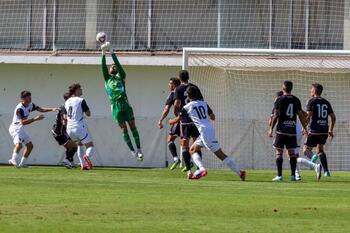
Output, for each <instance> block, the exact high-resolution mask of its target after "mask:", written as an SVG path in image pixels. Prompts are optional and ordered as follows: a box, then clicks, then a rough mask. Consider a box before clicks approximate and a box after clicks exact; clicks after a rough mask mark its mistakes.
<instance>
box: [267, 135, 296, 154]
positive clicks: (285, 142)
mask: <svg viewBox="0 0 350 233" xmlns="http://www.w3.org/2000/svg"><path fill="white" fill-rule="evenodd" d="M273 147H275V148H276V149H284V148H286V149H287V150H289V149H295V148H297V147H298V143H297V136H295V135H294V136H291V135H285V134H276V137H275V140H274V141H273Z"/></svg>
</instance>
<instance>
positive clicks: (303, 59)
mask: <svg viewBox="0 0 350 233" xmlns="http://www.w3.org/2000/svg"><path fill="white" fill-rule="evenodd" d="M347 53H348V52H347V51H341V52H338V53H337V52H334V51H333V52H331V51H328V52H327V51H314V52H313V53H311V52H308V51H300V50H299V51H297V50H294V51H291V50H275V51H274V50H249V49H248V50H243V49H241V50H239V49H238V50H237V49H236V50H235V49H232V50H230V49H228V50H224V49H221V50H216V49H208V50H206V49H197V50H196V49H192V50H191V49H190V48H188V49H186V48H185V49H184V59H183V60H184V68H187V69H188V70H189V72H190V77H191V82H193V83H195V84H197V85H198V86H199V87H200V88H201V90H202V92H203V94H204V97H205V99H206V100H207V102H208V103H209V105H210V106H211V107H212V109H213V110H214V112H215V113H216V117H217V120H216V121H215V123H214V125H215V128H216V132H217V137H218V140H219V142H220V143H221V145H222V148H223V149H224V151H225V152H226V153H228V154H229V155H233V156H234V157H235V158H236V160H237V162H238V163H239V164H241V165H242V166H243V167H244V168H247V169H274V168H275V156H274V150H273V148H272V139H270V138H268V137H267V129H268V125H267V121H268V118H269V116H270V114H271V110H272V107H273V102H274V99H275V93H276V92H277V91H279V90H281V87H282V83H283V81H284V80H291V81H293V83H294V89H293V94H294V95H296V96H297V97H299V98H300V100H301V102H302V105H303V109H305V105H306V102H307V100H308V99H309V98H310V89H311V84H312V83H314V82H319V83H321V84H322V85H323V86H324V92H323V97H324V98H326V99H328V100H329V101H330V103H331V104H332V105H333V108H334V111H335V114H336V116H337V123H336V127H335V137H334V139H333V141H332V142H330V141H328V143H327V145H326V152H327V155H328V158H329V163H330V169H332V170H350V158H349V151H350V144H349V141H350V131H349V123H350V122H349V120H350V109H349V106H350V92H349V90H350V56H347V55H349V54H347ZM205 160H206V163H207V164H208V165H209V166H211V167H222V166H223V165H222V163H221V162H220V161H219V160H218V159H216V158H215V157H214V156H212V155H209V154H208V155H207V156H205ZM288 164H289V163H288V162H285V165H286V166H287V165H288ZM288 166H289V165H288Z"/></svg>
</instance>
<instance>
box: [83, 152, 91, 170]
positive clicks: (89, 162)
mask: <svg viewBox="0 0 350 233" xmlns="http://www.w3.org/2000/svg"><path fill="white" fill-rule="evenodd" d="M83 158H84V161H85V163H86V165H87V166H88V168H89V169H92V163H91V161H90V158H89V156H87V155H84V156H83Z"/></svg>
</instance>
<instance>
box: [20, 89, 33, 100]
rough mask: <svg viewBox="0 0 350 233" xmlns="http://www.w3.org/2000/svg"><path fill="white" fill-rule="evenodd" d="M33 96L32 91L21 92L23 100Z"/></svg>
mask: <svg viewBox="0 0 350 233" xmlns="http://www.w3.org/2000/svg"><path fill="white" fill-rule="evenodd" d="M31 95H32V93H30V91H27V90H24V91H21V99H24V98H26V97H27V96H31Z"/></svg>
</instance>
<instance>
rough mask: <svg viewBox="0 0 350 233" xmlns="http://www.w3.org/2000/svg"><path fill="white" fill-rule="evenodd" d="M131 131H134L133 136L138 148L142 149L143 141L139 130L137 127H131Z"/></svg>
mask: <svg viewBox="0 0 350 233" xmlns="http://www.w3.org/2000/svg"><path fill="white" fill-rule="evenodd" d="M131 133H132V136H133V137H134V140H135V143H136V147H137V149H140V148H141V143H140V135H139V131H137V128H136V127H135V128H133V129H131Z"/></svg>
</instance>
